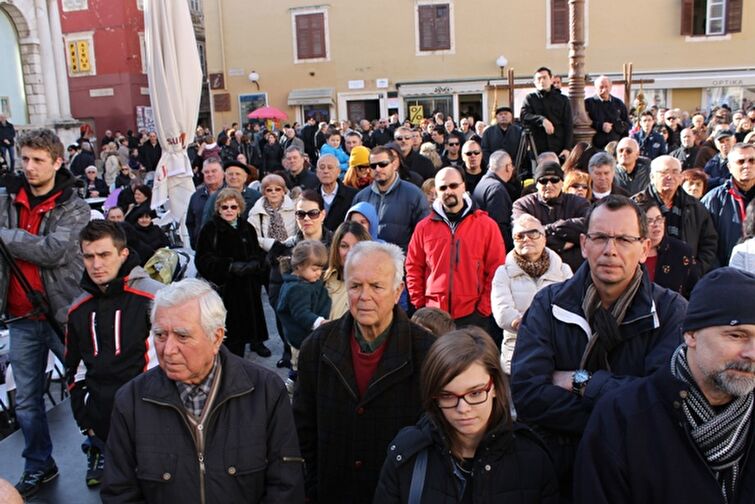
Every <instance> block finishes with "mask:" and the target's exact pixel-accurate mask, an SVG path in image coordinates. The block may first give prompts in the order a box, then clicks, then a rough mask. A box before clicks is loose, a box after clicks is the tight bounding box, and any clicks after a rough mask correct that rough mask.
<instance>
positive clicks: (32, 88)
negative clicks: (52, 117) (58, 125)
mask: <svg viewBox="0 0 755 504" xmlns="http://www.w3.org/2000/svg"><path fill="white" fill-rule="evenodd" d="M18 48H19V51H20V52H21V71H22V72H23V75H24V90H25V91H26V106H27V109H28V112H29V124H31V125H34V126H43V125H46V124H47V117H48V113H47V99H46V96H45V85H44V78H43V76H42V58H41V57H40V55H39V41H38V40H36V39H32V38H25V39H21V40H19V41H18Z"/></svg>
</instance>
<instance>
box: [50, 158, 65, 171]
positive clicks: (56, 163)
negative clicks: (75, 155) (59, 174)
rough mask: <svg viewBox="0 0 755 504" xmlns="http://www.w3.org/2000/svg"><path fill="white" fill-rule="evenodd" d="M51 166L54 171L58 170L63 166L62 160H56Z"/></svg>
mask: <svg viewBox="0 0 755 504" xmlns="http://www.w3.org/2000/svg"><path fill="white" fill-rule="evenodd" d="M52 164H53V166H54V167H55V171H58V170H60V167H61V166H63V158H56V159H55V161H54V162H53V163H52Z"/></svg>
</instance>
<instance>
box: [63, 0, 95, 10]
mask: <svg viewBox="0 0 755 504" xmlns="http://www.w3.org/2000/svg"><path fill="white" fill-rule="evenodd" d="M88 3H89V2H87V0H63V1H62V3H61V4H62V6H63V12H73V11H81V10H87V9H88V8H89V5H88Z"/></svg>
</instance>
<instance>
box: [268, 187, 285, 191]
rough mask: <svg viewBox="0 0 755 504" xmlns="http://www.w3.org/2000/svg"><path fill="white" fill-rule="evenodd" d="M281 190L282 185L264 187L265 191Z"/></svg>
mask: <svg viewBox="0 0 755 504" xmlns="http://www.w3.org/2000/svg"><path fill="white" fill-rule="evenodd" d="M282 190H283V188H282V187H277V186H275V187H266V188H265V192H281V191H282Z"/></svg>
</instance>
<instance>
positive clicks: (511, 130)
mask: <svg viewBox="0 0 755 504" xmlns="http://www.w3.org/2000/svg"><path fill="white" fill-rule="evenodd" d="M521 139H522V127H521V126H519V125H518V124H510V125H509V126H508V128H506V131H503V130H502V129H501V127H500V126H499V125H497V124H495V125H493V126H491V127H489V128H486V129H485V131H484V132H483V133H482V145H481V146H480V147H482V159H483V162H484V163H485V164H487V163H488V160H489V159H490V155H491V154H492V153H494V152H495V151H497V150H504V151H506V152H508V153H509V155H510V156H511V159H512V160H514V162H516V151H517V149H519V142H520V141H521ZM461 143H464V142H463V141H462V142H461Z"/></svg>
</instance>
